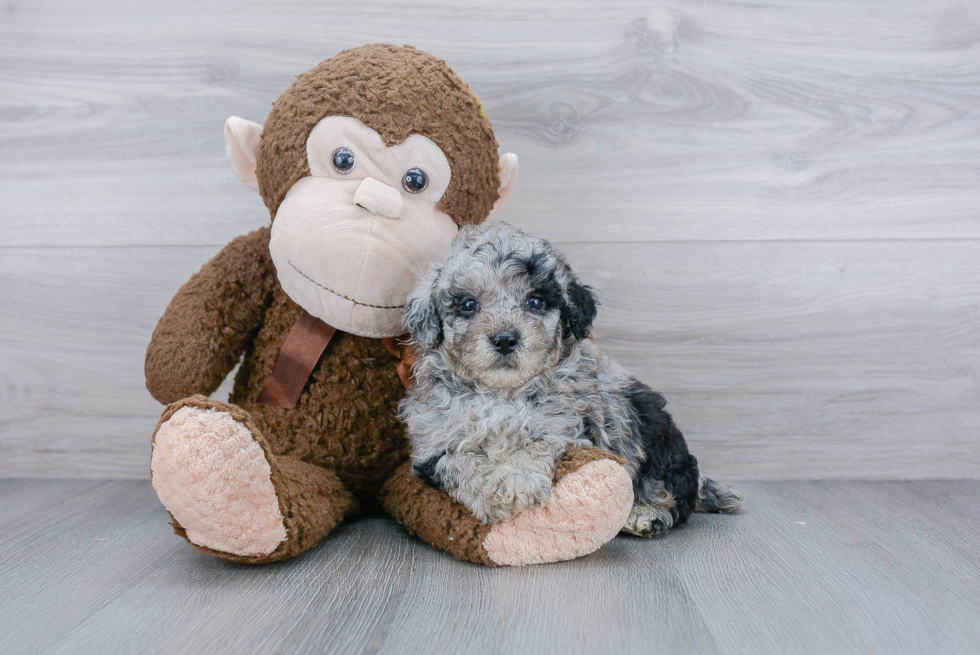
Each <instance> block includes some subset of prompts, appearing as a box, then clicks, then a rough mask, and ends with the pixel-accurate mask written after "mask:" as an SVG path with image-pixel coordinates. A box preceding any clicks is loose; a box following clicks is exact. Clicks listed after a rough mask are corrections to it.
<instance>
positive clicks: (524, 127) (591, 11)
mask: <svg viewBox="0 0 980 655" xmlns="http://www.w3.org/2000/svg"><path fill="white" fill-rule="evenodd" d="M978 24H980V5H978V4H977V3H975V2H972V1H971V0H938V1H937V0H913V1H910V2H904V3H902V4H901V6H900V7H896V6H895V4H894V3H890V2H875V1H871V0H869V1H866V2H860V3H830V2H827V1H826V0H801V1H800V2H794V3H792V6H790V5H787V4H786V3H783V2H777V1H775V0H764V1H762V2H751V3H750V2H747V1H737V2H714V1H709V2H699V3H686V2H680V0H668V1H667V2H661V3H657V4H656V5H651V4H650V3H648V2H641V1H640V0H629V1H621V2H616V3H614V4H611V5H610V4H609V3H594V2H588V1H587V0H572V1H569V2H563V3H562V4H561V5H560V6H559V5H557V4H554V3H548V2H541V3H527V2H523V1H518V0H494V1H493V2H489V1H486V0H483V1H481V2H469V3H466V4H465V5H455V4H452V3H429V4H425V5H424V6H420V5H417V4H412V5H404V4H403V3H397V2H393V1H392V0H383V1H373V0H365V1H363V2H358V3H341V4H331V5H329V6H326V5H323V4H322V3H318V2H313V1H311V0H307V1H305V2H297V3H293V4H292V5H291V7H290V10H289V11H286V12H284V11H282V10H281V9H280V8H278V7H273V6H271V5H270V6H268V7H261V6H256V5H250V6H249V7H248V10H247V11H243V10H241V8H240V5H239V4H238V3H234V2H231V1H230V0H211V1H208V2H199V1H196V0H195V1H194V2H190V1H188V0H176V1H175V2H169V3H167V4H166V5H165V6H163V5H153V4H147V3H139V2H131V1H125V0H112V1H106V0H102V1H100V2H89V3H84V4H78V3H72V2H68V1H67V0H47V1H45V2H35V1H31V2H26V1H24V0H19V1H18V0H12V1H11V2H8V3H7V4H6V5H5V13H4V18H3V20H2V21H0V148H2V151H3V157H2V158H0V196H2V197H3V198H4V202H3V204H2V205H0V224H2V225H3V226H4V229H3V230H2V231H0V245H4V246H10V245H20V246H38V245H81V244H86V245H165V244H209V245H212V246H214V245H220V244H222V243H225V242H227V241H228V240H229V239H230V238H232V237H233V236H235V235H237V234H240V233H242V232H245V231H247V230H248V229H250V228H252V227H255V226H258V225H261V224H263V223H264V222H266V221H267V220H268V219H267V213H266V211H265V209H264V207H263V206H262V204H261V202H260V201H259V199H258V197H257V196H255V195H254V194H251V193H250V192H248V191H247V190H246V189H245V188H244V187H242V186H241V185H240V184H239V183H238V182H237V181H236V180H235V179H234V177H233V176H232V175H231V173H230V171H229V170H228V167H227V164H226V162H225V161H224V156H223V152H224V146H223V143H222V123H223V121H224V120H225V118H227V117H228V116H229V115H232V114H237V115H241V116H244V117H247V118H250V119H253V120H258V121H261V120H263V119H264V117H265V115H266V113H267V111H268V108H269V106H270V103H271V102H272V101H273V100H275V98H276V97H278V95H279V94H280V93H281V92H282V91H284V90H285V88H286V87H287V86H288V84H289V83H290V81H291V80H292V78H293V76H294V75H296V74H298V73H300V72H302V71H305V70H307V69H308V68H310V67H311V66H312V65H313V64H315V63H316V62H318V61H320V60H321V59H324V58H326V57H328V56H331V55H332V54H334V53H336V52H338V51H339V50H341V49H342V48H345V47H351V46H356V45H359V44H361V43H365V42H377V41H382V42H385V41H387V42H395V43H406V42H410V43H414V44H415V45H417V46H419V47H421V48H423V49H426V50H429V51H431V52H433V53H435V54H437V55H439V56H441V57H444V58H445V59H447V60H448V61H449V62H450V64H451V65H452V66H454V67H455V68H456V69H457V70H458V71H459V73H460V74H461V75H462V76H463V78H464V79H466V80H467V81H468V82H469V83H470V84H471V85H472V86H473V88H474V89H475V90H476V91H477V93H478V94H479V95H480V96H481V97H482V98H483V100H484V102H485V104H486V107H487V111H488V113H489V115H490V116H491V118H492V119H493V120H494V122H495V125H496V128H497V132H498V136H499V140H500V142H501V145H502V147H503V148H504V149H506V150H513V151H515V152H517V153H519V154H520V155H521V157H522V159H521V182H520V184H519V189H518V192H517V194H516V196H515V197H514V199H513V202H512V205H511V206H510V207H508V208H507V209H506V210H505V211H504V212H503V213H502V217H504V218H506V219H509V220H513V221H516V222H519V223H522V224H525V225H528V226H529V227H531V228H532V229H534V230H536V231H538V232H540V233H542V234H543V235H546V236H549V237H552V238H555V239H558V240H565V241H571V240H582V239H588V240H592V241H610V240H612V241H615V240H626V241H636V240H656V241H661V240H666V241H671V240H675V241H676V240H682V241H686V240H771V239H881V238H903V239H935V238H946V239H962V238H978V237H980V221H977V220H976V219H977V215H978V214H977V207H978V205H980V203H978V201H980V188H978V187H977V185H976V183H975V181H976V180H977V179H978V178H980V161H978V160H977V158H976V156H975V153H976V152H977V150H978V149H980V32H978V28H977V25H978Z"/></svg>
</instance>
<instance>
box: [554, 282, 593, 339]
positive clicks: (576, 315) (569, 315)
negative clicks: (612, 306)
mask: <svg viewBox="0 0 980 655" xmlns="http://www.w3.org/2000/svg"><path fill="white" fill-rule="evenodd" d="M566 293H567V294H568V300H567V301H565V302H563V303H562V307H561V317H562V322H563V323H564V325H565V329H566V334H567V332H571V333H572V336H574V337H575V338H576V339H578V340H579V341H581V340H582V339H584V338H586V337H587V336H589V332H590V331H591V330H592V322H593V321H595V317H596V314H598V313H599V310H598V308H597V307H596V305H598V304H599V303H598V301H597V300H596V297H595V294H594V293H593V292H592V289H591V288H590V287H588V286H586V285H584V284H580V283H579V282H578V280H572V282H571V283H570V284H569V285H568V289H567V290H566Z"/></svg>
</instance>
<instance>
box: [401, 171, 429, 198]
mask: <svg viewBox="0 0 980 655" xmlns="http://www.w3.org/2000/svg"><path fill="white" fill-rule="evenodd" d="M402 186H403V187H405V190H406V191H408V192H409V193H422V192H423V191H424V190H425V187H427V186H429V176H428V175H426V174H425V171H423V170H422V169H421V168H410V169H408V170H407V171H406V172H405V176H404V177H402Z"/></svg>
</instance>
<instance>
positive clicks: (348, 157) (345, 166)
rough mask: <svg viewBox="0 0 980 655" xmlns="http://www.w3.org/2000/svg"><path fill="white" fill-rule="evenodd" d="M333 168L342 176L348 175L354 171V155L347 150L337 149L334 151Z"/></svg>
mask: <svg viewBox="0 0 980 655" xmlns="http://www.w3.org/2000/svg"><path fill="white" fill-rule="evenodd" d="M333 167H334V168H336V169H337V172H338V173H340V174H341V175H347V174H348V173H350V172H351V171H352V170H354V153H353V152H351V151H350V150H349V149H347V148H337V149H336V150H334V151H333Z"/></svg>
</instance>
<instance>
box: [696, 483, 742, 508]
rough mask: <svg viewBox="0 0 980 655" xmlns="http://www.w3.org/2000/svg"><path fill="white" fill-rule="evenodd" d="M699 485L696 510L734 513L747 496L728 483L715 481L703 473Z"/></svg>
mask: <svg viewBox="0 0 980 655" xmlns="http://www.w3.org/2000/svg"><path fill="white" fill-rule="evenodd" d="M699 483H700V484H699V485H698V502H697V504H696V505H695V506H694V511H695V512H710V513H713V514H719V513H720V514H733V513H735V512H737V511H738V508H739V507H741V506H742V503H744V502H745V496H743V495H742V494H741V493H739V492H738V491H736V490H735V489H732V488H731V487H729V486H728V485H726V484H721V483H719V482H715V481H714V480H712V479H710V478H706V477H704V476H703V475H702V476H701V479H700V480H699Z"/></svg>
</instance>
